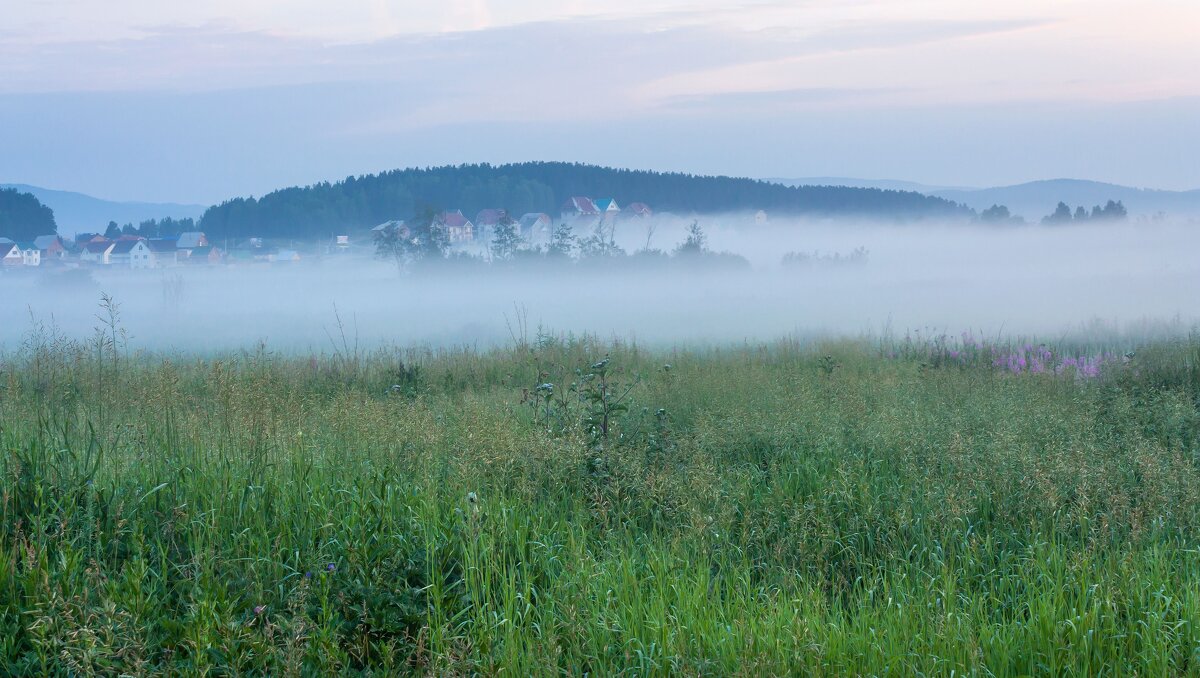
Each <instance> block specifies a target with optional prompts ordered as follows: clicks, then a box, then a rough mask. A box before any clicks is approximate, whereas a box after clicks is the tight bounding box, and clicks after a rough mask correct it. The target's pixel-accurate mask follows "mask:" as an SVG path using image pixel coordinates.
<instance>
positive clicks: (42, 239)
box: [33, 235, 62, 250]
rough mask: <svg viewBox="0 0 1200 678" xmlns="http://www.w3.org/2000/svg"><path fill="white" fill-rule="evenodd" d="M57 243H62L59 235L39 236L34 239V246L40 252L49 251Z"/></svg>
mask: <svg viewBox="0 0 1200 678" xmlns="http://www.w3.org/2000/svg"><path fill="white" fill-rule="evenodd" d="M55 242H58V243H59V244H61V243H62V241H61V240H59V237H58V236H57V235H39V236H38V237H36V238H34V239H33V244H34V246H35V247H37V248H38V249H39V250H44V249H49V248H50V247H51V246H52V245H54V243H55Z"/></svg>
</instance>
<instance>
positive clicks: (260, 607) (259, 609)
mask: <svg viewBox="0 0 1200 678" xmlns="http://www.w3.org/2000/svg"><path fill="white" fill-rule="evenodd" d="M266 609H267V606H266V605H255V606H254V614H255V615H260V614H262V613H263V612H264V611H265V610H266Z"/></svg>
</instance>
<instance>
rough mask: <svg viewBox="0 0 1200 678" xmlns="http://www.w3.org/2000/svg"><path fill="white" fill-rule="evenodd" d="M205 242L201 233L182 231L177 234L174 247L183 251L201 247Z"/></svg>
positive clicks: (205, 239)
mask: <svg viewBox="0 0 1200 678" xmlns="http://www.w3.org/2000/svg"><path fill="white" fill-rule="evenodd" d="M207 240H208V239H207V238H205V237H204V232H203V231H184V232H183V233H180V234H179V240H177V241H176V246H177V247H180V248H183V249H192V248H193V247H202V246H203V244H204V243H205V242H206V241H207Z"/></svg>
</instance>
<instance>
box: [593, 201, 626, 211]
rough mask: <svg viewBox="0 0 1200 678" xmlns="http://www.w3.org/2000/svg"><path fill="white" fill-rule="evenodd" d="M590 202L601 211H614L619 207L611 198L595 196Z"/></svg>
mask: <svg viewBox="0 0 1200 678" xmlns="http://www.w3.org/2000/svg"><path fill="white" fill-rule="evenodd" d="M592 203H593V204H595V205H596V209H598V210H600V211H601V212H608V211H614V212H615V211H617V210H619V209H621V208H620V206H618V205H617V201H616V200H614V199H613V198H596V199H595V200H593V201H592Z"/></svg>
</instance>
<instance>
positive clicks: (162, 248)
mask: <svg viewBox="0 0 1200 678" xmlns="http://www.w3.org/2000/svg"><path fill="white" fill-rule="evenodd" d="M143 244H144V245H145V246H146V249H147V251H148V252H149V254H150V257H149V261H150V265H149V266H147V267H146V268H166V267H168V266H174V265H175V264H177V263H179V249H178V248H177V247H176V246H175V241H174V240H170V239H166V238H162V239H153V240H145V241H143Z"/></svg>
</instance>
